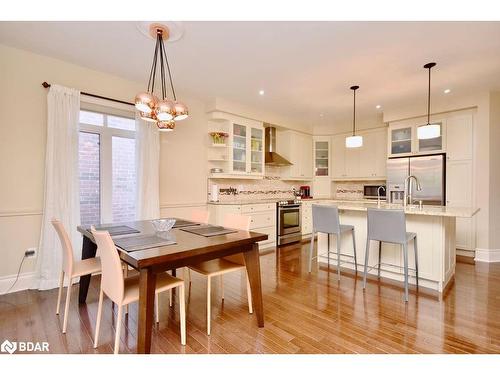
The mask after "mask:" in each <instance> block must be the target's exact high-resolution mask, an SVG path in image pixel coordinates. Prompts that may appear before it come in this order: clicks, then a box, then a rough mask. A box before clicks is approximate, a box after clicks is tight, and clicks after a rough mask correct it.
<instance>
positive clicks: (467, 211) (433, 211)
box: [324, 200, 479, 218]
mask: <svg viewBox="0 0 500 375" xmlns="http://www.w3.org/2000/svg"><path fill="white" fill-rule="evenodd" d="M324 204H332V205H336V206H337V207H338V208H339V210H346V211H366V210H367V209H368V208H376V207H377V202H376V201H375V202H360V201H358V202H356V201H345V200H329V201H328V202H325V203H324ZM380 208H385V209H392V210H401V209H402V208H403V206H402V205H400V204H390V203H381V205H380ZM478 212H479V208H473V207H448V206H423V207H422V209H420V208H419V207H418V206H408V207H406V209H405V213H406V214H408V215H427V216H448V217H466V218H470V217H472V216H474V215H475V214H477V213H478Z"/></svg>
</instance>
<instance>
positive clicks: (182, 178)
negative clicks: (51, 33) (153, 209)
mask: <svg viewBox="0 0 500 375" xmlns="http://www.w3.org/2000/svg"><path fill="white" fill-rule="evenodd" d="M0 72H1V73H0V85H1V86H2V91H1V93H0V176H1V183H0V254H1V256H2V262H0V292H2V291H3V284H2V281H5V282H7V281H8V280H5V278H6V277H9V276H12V275H15V274H16V273H17V268H18V266H19V263H20V261H21V258H22V257H23V254H24V251H25V250H26V249H27V248H28V247H37V246H38V241H39V234H40V224H41V223H40V221H41V214H42V205H43V188H44V163H45V143H46V127H47V126H46V118H47V112H46V107H47V105H46V102H47V100H46V98H47V90H46V89H44V88H43V87H42V86H41V83H42V82H43V81H47V82H49V83H58V84H61V85H64V86H68V87H74V88H78V89H80V90H81V91H85V92H90V93H95V94H99V95H104V96H108V97H112V98H116V99H121V100H125V101H131V100H133V98H134V96H135V94H136V93H137V92H138V91H140V90H144V86H145V82H132V81H127V80H124V79H122V78H119V77H116V76H112V75H109V74H105V73H101V72H98V71H94V70H90V69H87V68H83V67H80V66H77V65H74V64H69V63H67V62H64V61H61V60H56V59H52V58H49V57H45V56H41V55H36V54H33V53H30V52H26V51H22V50H18V49H14V48H10V47H6V46H3V45H0ZM182 100H183V101H184V102H185V103H186V104H187V105H188V107H189V109H190V114H191V116H190V117H189V118H188V119H186V120H184V121H182V122H179V123H178V125H177V129H176V131H175V132H173V133H167V134H163V135H162V136H161V161H160V168H161V171H160V176H161V177H160V204H161V206H162V213H163V214H169V212H174V213H176V212H179V211H187V210H189V208H185V207H184V206H186V205H187V206H189V205H192V204H193V203H195V204H199V203H204V202H205V201H206V187H207V183H206V156H205V155H206V149H205V144H204V142H203V141H204V139H205V137H207V121H206V116H205V107H204V104H203V103H201V102H199V101H197V100H193V99H189V98H185V97H182ZM172 206H175V207H174V208H172ZM179 206H180V207H179ZM33 269H34V261H33V259H28V260H27V261H25V264H24V265H23V270H22V273H29V272H32V271H33Z"/></svg>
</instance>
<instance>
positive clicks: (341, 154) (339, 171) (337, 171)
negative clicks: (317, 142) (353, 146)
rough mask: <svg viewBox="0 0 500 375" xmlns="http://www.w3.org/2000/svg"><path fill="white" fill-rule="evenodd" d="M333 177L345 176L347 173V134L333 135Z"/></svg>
mask: <svg viewBox="0 0 500 375" xmlns="http://www.w3.org/2000/svg"><path fill="white" fill-rule="evenodd" d="M331 163H332V177H333V178H344V177H345V175H346V173H345V136H343V135H334V136H333V137H332V159H331Z"/></svg>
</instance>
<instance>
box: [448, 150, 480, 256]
mask: <svg viewBox="0 0 500 375" xmlns="http://www.w3.org/2000/svg"><path fill="white" fill-rule="evenodd" d="M471 177H472V161H471V160H463V161H448V162H447V163H446V205H447V206H450V207H471V206H472V178H471ZM456 247H457V248H459V249H466V250H474V247H475V241H474V231H473V220H472V219H469V218H457V226H456Z"/></svg>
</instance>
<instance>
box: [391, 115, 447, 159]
mask: <svg viewBox="0 0 500 375" xmlns="http://www.w3.org/2000/svg"><path fill="white" fill-rule="evenodd" d="M433 124H436V125H438V126H439V136H437V137H433V138H428V139H419V138H418V133H419V129H420V131H422V130H423V128H422V127H423V126H425V124H407V123H398V124H391V125H390V126H389V137H388V142H387V144H388V150H387V152H388V155H389V157H396V156H411V155H415V154H433V153H437V152H444V151H445V143H444V134H445V132H444V126H443V123H442V122H433Z"/></svg>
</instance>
